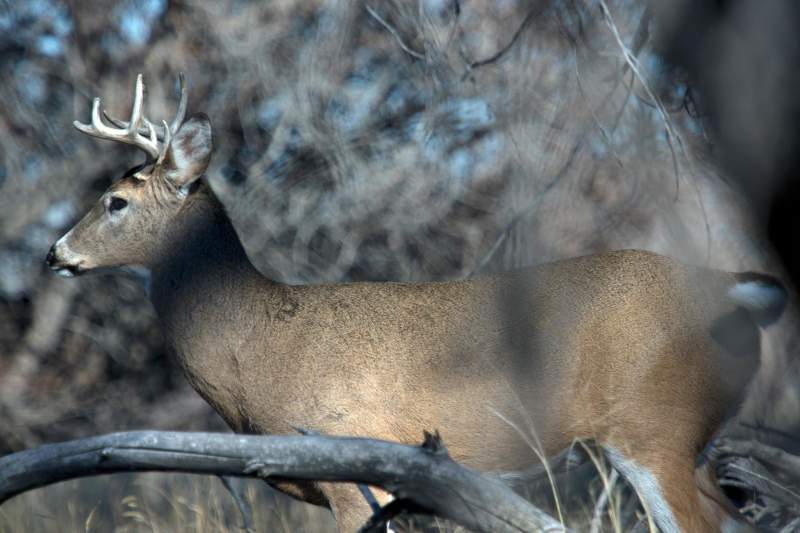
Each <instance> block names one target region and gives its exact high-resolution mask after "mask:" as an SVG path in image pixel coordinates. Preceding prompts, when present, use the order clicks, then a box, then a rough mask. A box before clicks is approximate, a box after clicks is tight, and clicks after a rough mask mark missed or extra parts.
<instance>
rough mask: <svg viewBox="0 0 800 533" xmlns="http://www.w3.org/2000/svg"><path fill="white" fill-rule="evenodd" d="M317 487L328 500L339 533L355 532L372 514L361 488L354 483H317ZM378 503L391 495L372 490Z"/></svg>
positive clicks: (384, 501) (387, 499) (385, 502)
mask: <svg viewBox="0 0 800 533" xmlns="http://www.w3.org/2000/svg"><path fill="white" fill-rule="evenodd" d="M319 488H320V490H321V491H322V493H323V494H324V495H325V497H326V498H327V500H328V504H329V505H330V508H331V510H332V511H333V516H334V518H336V527H337V529H338V530H339V533H355V532H356V531H358V530H359V529H360V528H361V526H363V525H364V524H365V523H366V522H367V520H369V518H370V517H371V516H372V508H371V507H370V504H369V503H368V502H367V499H366V498H365V497H364V495H363V494H362V493H361V490H360V489H359V488H358V486H357V485H355V484H354V483H319ZM372 493H373V494H374V496H375V499H376V500H377V503H378V504H379V505H385V504H387V503H388V502H389V501H391V495H390V494H388V493H386V492H384V491H379V490H374V489H373V490H372Z"/></svg>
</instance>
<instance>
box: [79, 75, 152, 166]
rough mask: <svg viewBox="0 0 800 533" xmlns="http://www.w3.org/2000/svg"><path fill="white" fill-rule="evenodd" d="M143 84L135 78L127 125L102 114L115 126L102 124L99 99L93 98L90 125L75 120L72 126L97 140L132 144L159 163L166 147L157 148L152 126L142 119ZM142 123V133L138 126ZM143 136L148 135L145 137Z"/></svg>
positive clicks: (139, 78) (139, 77)
mask: <svg viewBox="0 0 800 533" xmlns="http://www.w3.org/2000/svg"><path fill="white" fill-rule="evenodd" d="M143 108H144V82H143V81H142V75H141V74H139V75H138V76H137V77H136V87H135V89H134V98H133V108H132V109H131V120H130V122H128V123H125V122H123V121H121V120H120V121H118V120H115V119H111V118H110V117H108V114H106V113H105V112H104V113H103V114H104V115H106V117H108V118H109V121H110V122H111V123H112V124H114V125H115V126H116V128H113V127H110V126H108V125H106V124H105V123H104V122H103V119H102V117H101V114H100V98H95V99H94V101H93V103H92V123H91V125H89V124H83V123H81V122H78V121H77V120H76V121H74V122H73V125H74V126H75V127H76V128H77V129H78V130H79V131H81V132H83V133H86V134H89V135H92V136H93V137H97V138H99V139H108V140H113V141H120V142H124V143H127V144H132V145H134V146H136V147H137V148H140V149H142V150H144V151H145V152H146V153H147V154H148V155H149V156H150V157H151V158H152V159H154V160H158V161H161V160H163V155H164V154H163V153H162V152H166V147H167V146H168V145H164V146H163V147H162V146H159V142H158V134H157V132H156V128H155V127H154V126H153V124H152V123H151V122H150V121H149V120H147V119H146V118H144V113H143ZM143 123H144V129H143V131H142V130H140V126H141V125H142V124H143ZM144 135H148V136H149V138H148V137H145V136H144Z"/></svg>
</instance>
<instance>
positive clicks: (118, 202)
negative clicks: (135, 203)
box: [108, 196, 128, 213]
mask: <svg viewBox="0 0 800 533" xmlns="http://www.w3.org/2000/svg"><path fill="white" fill-rule="evenodd" d="M126 207H128V201H127V200H125V199H124V198H120V197H119V196H112V197H111V201H110V202H108V212H109V213H113V212H114V211H120V210H122V209H125V208H126Z"/></svg>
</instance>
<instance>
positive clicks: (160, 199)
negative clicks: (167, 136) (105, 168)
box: [47, 115, 211, 276]
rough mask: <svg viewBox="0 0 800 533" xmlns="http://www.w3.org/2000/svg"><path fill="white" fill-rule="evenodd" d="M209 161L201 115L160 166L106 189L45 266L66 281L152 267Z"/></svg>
mask: <svg viewBox="0 0 800 533" xmlns="http://www.w3.org/2000/svg"><path fill="white" fill-rule="evenodd" d="M210 155H211V126H210V124H209V122H208V119H207V118H206V117H205V116H204V115H202V116H201V115H197V116H194V117H192V118H191V119H189V120H188V121H187V122H185V123H184V124H183V125H182V126H181V127H180V129H179V130H178V131H177V133H176V134H175V136H174V138H173V139H172V141H171V143H170V145H169V146H168V147H167V153H166V154H165V157H164V158H163V161H162V162H157V163H153V164H150V165H146V166H141V167H136V168H134V169H131V170H130V171H128V172H127V173H126V174H125V176H124V177H123V178H122V179H120V180H119V181H117V182H116V183H114V184H113V185H112V186H111V187H109V189H108V190H107V191H106V192H105V193H104V194H103V195H102V196H101V197H100V199H99V200H98V201H97V202H96V203H95V205H94V206H93V207H92V208H91V209H90V210H89V212H88V213H86V215H85V216H84V217H83V218H82V219H81V220H80V221H79V222H78V223H77V224H76V225H75V226H74V227H73V228H72V229H70V230H69V231H68V232H67V233H66V234H65V235H64V236H63V237H61V238H60V239H59V240H58V241H57V242H56V243H55V244H54V245H53V247H52V248H51V249H50V253H48V255H47V264H48V265H49V266H50V268H52V269H53V270H55V271H56V272H58V273H59V274H61V275H64V276H73V275H76V274H81V273H84V272H87V271H90V270H93V269H96V268H101V267H117V266H124V265H144V266H151V265H152V264H153V263H154V262H155V261H157V260H158V258H159V257H160V255H161V254H162V253H163V252H164V251H165V247H168V246H169V242H168V241H169V239H168V235H169V233H170V231H169V230H170V228H172V227H174V225H175V219H176V217H177V216H178V213H179V211H180V210H181V207H182V206H183V204H184V202H185V200H186V198H187V196H188V194H189V189H190V187H191V185H192V183H194V181H195V180H197V179H198V178H199V177H200V176H201V175H202V174H203V172H205V170H206V167H207V166H208V162H209V159H210Z"/></svg>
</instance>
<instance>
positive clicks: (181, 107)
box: [103, 72, 189, 139]
mask: <svg viewBox="0 0 800 533" xmlns="http://www.w3.org/2000/svg"><path fill="white" fill-rule="evenodd" d="M178 77H179V80H180V93H181V95H180V100H179V101H178V109H177V112H176V113H175V118H173V119H172V122H171V123H170V125H169V129H170V132H171V133H172V134H173V135H174V134H175V133H177V131H178V128H180V127H181V124H183V119H184V118H185V117H186V108H187V105H188V102H189V98H188V93H189V91H188V90H187V88H186V77H185V76H184V74H183V72H181V73H179V74H178ZM103 116H104V117H105V119H106V120H107V121H109V122H111V123H112V124H114V125H115V126H116V127H118V128H128V127H130V122H126V121H124V120H120V119H118V118H114V117H112V116H111V115H109V114H108V113H107V112H106V111H105V110H103ZM162 122H163V121H162ZM142 124H143V126H140V127H139V133H141V134H142V135H148V134H149V131H150V129H149V126H148V124H150V126H152V127H153V128H155V130H156V135H157V136H158V138H159V139H164V138H165V135H164V130H163V129H162V126H161V125H160V124H153V123H151V122H150V121H149V120H148V119H147V117H146V116H145V115H144V114H142Z"/></svg>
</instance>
